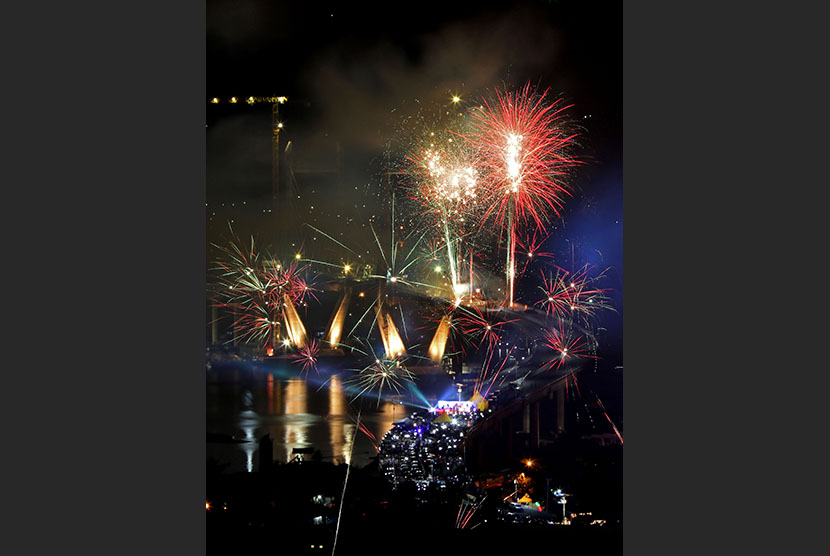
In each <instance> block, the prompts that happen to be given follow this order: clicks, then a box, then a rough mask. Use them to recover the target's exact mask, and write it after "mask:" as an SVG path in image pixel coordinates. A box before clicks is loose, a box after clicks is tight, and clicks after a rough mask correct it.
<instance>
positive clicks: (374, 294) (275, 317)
mask: <svg viewBox="0 0 830 556" xmlns="http://www.w3.org/2000/svg"><path fill="white" fill-rule="evenodd" d="M451 102H452V104H451V105H449V106H447V107H444V108H441V107H438V108H437V109H434V110H433V109H428V108H424V109H423V110H421V111H420V112H418V114H417V115H412V114H410V115H407V116H406V117H405V118H404V119H403V122H404V123H403V124H402V126H401V133H400V136H399V137H398V138H397V140H396V141H395V142H394V145H392V143H390V147H389V148H388V153H387V157H386V167H385V171H384V182H385V183H384V184H383V185H382V187H381V189H383V190H384V191H385V193H384V194H383V195H384V199H385V200H386V201H385V202H387V203H388V212H389V216H390V220H389V226H388V228H386V226H385V225H381V222H379V221H378V220H377V219H376V216H374V215H373V216H372V218H370V219H369V220H368V222H367V223H366V224H364V227H366V228H367V233H366V234H365V236H366V242H365V245H347V244H346V243H344V241H345V240H344V241H341V240H339V239H337V237H340V236H342V235H343V234H342V233H338V232H336V231H334V230H323V229H320V228H319V227H317V226H313V225H311V224H310V223H304V226H302V228H303V229H304V230H310V231H311V232H313V234H314V237H313V238H311V239H313V240H315V241H316V240H317V238H318V237H319V238H320V239H322V240H323V241H330V242H331V244H329V246H330V247H329V250H328V251H327V253H328V254H327V255H323V256H320V255H318V256H303V255H302V254H301V253H300V252H298V253H297V254H296V256H295V257H293V258H292V259H291V260H290V261H291V262H290V263H288V264H285V265H284V264H282V263H281V262H280V261H278V260H277V259H275V258H273V257H271V256H269V255H265V254H262V253H260V252H258V251H257V249H256V247H255V244H254V241H253V239H252V240H251V242H250V244H249V245H243V244H242V243H241V242H239V240H238V239H237V238H236V237H235V236H234V237H233V239H232V240H231V241H230V242H228V244H227V245H226V246H216V247H217V248H218V249H219V250H220V253H219V256H218V257H217V259H216V264H215V265H214V268H213V270H214V272H215V277H216V280H215V282H214V284H213V290H212V291H213V296H212V297H213V299H214V301H215V306H216V307H219V308H221V309H223V310H224V311H225V313H226V314H227V315H229V316H230V318H231V320H232V323H231V328H232V330H233V336H232V341H234V342H249V343H255V344H257V345H258V346H260V347H261V348H262V349H263V350H264V351H265V353H266V354H267V355H269V356H277V355H279V354H278V353H277V352H278V351H279V352H280V353H282V354H285V356H287V357H290V359H291V361H292V362H293V363H295V364H297V365H298V366H300V368H301V372H302V373H305V374H308V372H309V371H311V370H317V369H318V364H319V363H320V361H321V357H323V356H324V354H328V353H335V352H336V353H338V354H340V355H341V356H343V355H348V356H349V357H358V358H360V359H362V362H361V366H359V367H357V368H353V369H351V372H352V373H353V375H352V376H351V378H348V379H347V380H346V382H345V384H348V386H349V390H350V392H351V393H352V394H353V396H354V397H355V398H360V397H362V396H364V395H366V394H369V393H371V394H373V395H376V396H377V399H378V402H379V401H380V399H382V398H384V397H385V396H389V395H400V394H401V393H404V394H406V393H409V394H411V397H412V398H413V399H414V398H417V395H418V394H417V387H416V383H417V380H418V376H417V374H416V373H414V372H412V371H411V370H410V368H409V367H413V366H414V367H418V366H419V365H420V366H423V365H427V366H429V365H432V366H437V365H442V366H443V367H444V368H445V369H448V370H450V369H458V368H460V364H461V363H460V361H462V360H464V361H468V362H469V363H470V365H471V366H473V368H475V369H476V371H475V372H476V377H475V381H474V384H473V388H472V396H473V398H475V399H480V400H485V398H487V396H488V395H489V394H490V392H491V391H493V389H494V388H495V387H497V386H500V385H502V384H504V381H505V380H506V377H507V376H508V375H509V374H510V373H515V372H517V369H519V368H520V367H522V366H528V365H531V364H532V365H534V366H535V368H536V369H537V370H539V371H554V372H556V371H560V370H564V369H572V368H574V366H576V365H579V364H580V363H581V362H584V361H586V360H588V359H592V358H594V359H596V355H595V354H596V337H595V335H594V333H593V332H592V329H593V321H594V320H595V319H596V317H597V315H598V313H599V312H600V311H601V310H606V309H611V305H610V299H609V297H608V295H607V292H608V290H607V289H606V288H602V287H600V286H599V285H598V284H599V282H600V281H601V279H602V278H603V276H604V273H605V271H603V272H595V270H594V267H593V266H591V265H585V266H583V267H582V268H580V269H579V270H575V271H566V270H563V269H562V268H560V266H559V265H557V264H554V263H556V262H557V261H556V259H557V257H556V255H555V254H554V253H553V252H552V250H551V248H550V243H551V241H550V240H551V235H552V231H551V228H552V226H551V223H552V222H553V220H554V219H557V218H560V217H561V215H562V210H563V207H564V204H565V201H566V200H567V199H568V198H569V197H570V196H571V195H572V192H571V190H570V188H569V185H568V184H569V181H570V178H571V177H572V170H573V169H574V168H575V167H576V166H577V165H579V164H580V161H579V160H578V159H577V158H576V156H575V154H574V150H575V138H576V133H575V132H574V131H573V129H574V128H572V127H571V126H570V122H569V119H568V117H567V116H566V112H567V109H568V108H570V106H568V105H566V104H565V103H564V102H563V101H562V100H561V99H555V100H553V101H549V99H548V91H544V92H541V93H540V92H537V91H536V90H535V89H534V88H533V87H531V85H530V84H526V85H525V86H523V87H521V88H520V89H518V90H515V91H510V90H504V91H496V92H495V93H494V94H493V95H492V96H491V97H490V98H482V99H481V104H479V105H473V106H472V107H470V108H465V107H464V105H463V103H462V104H459V103H460V98H458V97H454V98H453V100H452V101H451ZM312 208H313V207H312ZM303 241H305V240H303ZM373 250H374V252H375V255H374V256H373V255H372V251H373ZM300 251H302V249H300ZM505 253H506V256H505ZM332 254H333V257H332ZM338 258H339V260H338ZM573 261H574V257H573V256H572V257H571V262H572V263H573ZM301 265H303V266H301ZM530 269H538V271H539V273H538V274H535V273H534V277H535V281H537V282H538V278H539V277H540V278H541V285H539V286H538V290H540V291H541V292H542V296H541V298H538V299H527V300H525V301H526V302H527V303H529V304H530V306H531V307H533V306H536V307H539V309H541V311H540V312H538V314H537V313H531V311H532V309H529V308H528V305H521V304H520V303H518V302H517V299H516V298H517V293H518V290H517V287H516V285H517V280H519V279H523V277H525V276H530V273H529V272H528V271H529V270H530ZM312 275H315V278H314V279H315V280H321V279H322V281H323V283H324V284H325V283H337V285H336V286H334V287H333V289H331V290H330V291H337V292H339V294H338V297H337V301H336V302H335V303H334V307H333V312H332V313H331V317H330V318H329V321H328V324H327V325H326V327H325V329H324V330H322V331H321V332H319V334H315V335H313V337H312V335H311V334H310V332H311V331H310V330H309V329H307V327H306V325H305V323H304V320H303V317H302V316H301V314H300V311H298V308H305V307H308V304H309V302H310V301H316V302H319V299H318V297H317V293H319V292H320V291H321V290H318V289H317V288H315V287H312V281H313V280H312V279H311V276H312ZM500 275H501V276H503V278H500V277H499V276H500ZM540 315H541V316H540ZM537 321H538V322H537ZM517 338H521V339H522V342H524V343H523V344H521V345H520V343H517ZM540 357H541V358H542V360H540ZM458 372H460V371H458ZM459 393H460V390H459ZM419 403H422V400H421V401H419ZM427 405H428V404H427Z"/></svg>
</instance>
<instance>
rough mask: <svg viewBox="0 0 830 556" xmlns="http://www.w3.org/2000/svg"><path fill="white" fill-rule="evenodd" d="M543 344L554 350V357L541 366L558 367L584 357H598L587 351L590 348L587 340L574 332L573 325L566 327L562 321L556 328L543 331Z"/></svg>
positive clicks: (547, 367)
mask: <svg viewBox="0 0 830 556" xmlns="http://www.w3.org/2000/svg"><path fill="white" fill-rule="evenodd" d="M544 345H546V346H547V347H549V348H550V349H552V350H553V351H554V358H553V359H552V360H551V361H549V362H548V363H546V364H545V365H544V366H543V368H546V369H550V368H556V369H560V368H562V366H563V365H565V363H569V362H572V361H576V360H579V359H584V358H590V359H598V357H597V356H595V355H592V354H591V353H589V351H590V350H591V344H590V343H589V340H588V339H587V338H586V337H584V336H582V335H581V334H578V333H576V332H575V331H574V329H573V327H568V328H567V329H566V328H565V327H564V326H563V324H562V322H560V323H559V326H558V327H557V328H552V329H550V330H546V331H545V333H544Z"/></svg>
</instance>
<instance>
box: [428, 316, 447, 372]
mask: <svg viewBox="0 0 830 556" xmlns="http://www.w3.org/2000/svg"><path fill="white" fill-rule="evenodd" d="M449 335H450V319H449V317H448V316H447V315H444V316H443V317H441V322H440V323H439V324H438V329H437V330H436V331H435V335H434V336H433V337H432V342H430V344H429V358H430V359H431V360H432V361H433V363H440V362H441V359H443V358H444V349H446V347H447V338H448V337H449Z"/></svg>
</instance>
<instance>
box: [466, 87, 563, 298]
mask: <svg viewBox="0 0 830 556" xmlns="http://www.w3.org/2000/svg"><path fill="white" fill-rule="evenodd" d="M546 96H547V91H545V92H543V93H542V94H541V95H539V94H537V93H536V92H535V90H533V89H531V87H530V83H528V84H526V85H525V86H524V87H523V88H522V89H521V90H519V91H516V92H512V93H511V92H505V93H501V92H499V91H496V98H495V100H494V101H493V102H492V103H491V102H488V101H487V100H485V101H484V105H483V106H482V107H480V108H479V109H477V110H474V111H473V113H472V125H473V127H474V128H475V131H474V132H472V133H470V134H468V135H467V136H466V139H467V140H468V141H469V142H470V143H471V144H472V145H473V146H474V148H475V150H476V151H477V153H478V160H477V163H478V164H477V166H478V168H479V169H480V175H479V180H478V183H479V184H480V187H479V189H478V191H479V194H480V196H481V197H482V201H483V204H484V205H485V206H487V209H486V210H485V213H484V216H485V218H486V217H488V216H491V215H492V216H493V217H494V219H495V221H496V223H497V224H498V225H499V226H500V227H501V228H502V229H503V230H504V232H505V235H506V240H507V265H506V269H505V274H506V279H507V302H508V303H509V305H511V306H512V304H513V292H514V282H515V274H516V263H515V261H516V258H515V256H516V234H517V227H518V226H520V225H528V224H533V225H534V226H535V227H536V228H537V229H540V230H541V229H544V226H545V224H546V223H547V220H548V215H549V213H550V212H553V213H554V214H556V216H557V217H558V216H559V215H560V210H561V208H562V204H563V201H562V199H563V197H564V196H565V195H570V193H569V191H568V189H567V187H566V186H565V182H564V178H565V177H566V176H568V174H569V171H570V168H572V167H573V166H576V165H577V164H579V162H578V161H577V159H576V158H574V157H573V156H571V155H570V154H569V152H570V150H571V149H572V145H573V141H574V139H575V137H576V134H573V133H570V132H568V131H567V130H566V125H565V124H566V121H565V114H564V111H565V110H566V109H567V108H569V106H564V105H562V104H561V103H560V100H561V99H557V100H556V101H554V102H553V103H550V104H547V103H545V97H546ZM491 104H492V105H491Z"/></svg>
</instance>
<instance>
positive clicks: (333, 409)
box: [207, 372, 416, 472]
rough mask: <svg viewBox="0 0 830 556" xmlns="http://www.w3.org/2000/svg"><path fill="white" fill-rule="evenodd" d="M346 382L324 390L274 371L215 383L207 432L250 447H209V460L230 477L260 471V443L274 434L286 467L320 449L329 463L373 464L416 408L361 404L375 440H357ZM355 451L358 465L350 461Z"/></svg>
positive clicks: (210, 388) (334, 381) (276, 455)
mask: <svg viewBox="0 0 830 556" xmlns="http://www.w3.org/2000/svg"><path fill="white" fill-rule="evenodd" d="M343 380H344V379H343V377H342V376H341V375H333V376H332V377H331V379H330V380H329V381H328V382H327V383H326V384H325V385H323V386H318V385H316V384H313V383H311V382H308V381H306V380H305V379H302V378H279V377H278V376H275V374H274V373H270V372H269V373H267V375H265V376H262V377H259V378H258V379H257V380H253V381H246V382H245V383H244V384H243V383H240V382H239V380H238V379H234V380H232V381H230V382H221V381H214V382H210V381H209V382H208V385H207V431H208V432H210V433H216V434H222V435H227V436H233V437H234V438H235V439H239V440H244V441H245V442H244V443H236V444H234V443H220V442H208V443H207V457H208V458H212V459H214V460H216V461H217V462H218V463H219V464H229V466H228V467H227V468H226V472H238V471H248V472H251V471H257V470H258V469H259V460H260V454H259V441H260V439H261V438H263V437H264V436H265V435H266V434H268V435H270V437H271V439H272V441H273V454H272V457H273V460H274V461H277V462H280V463H285V462H288V461H290V460H291V459H292V458H293V457H294V454H293V451H294V449H295V448H314V449H315V450H319V451H320V452H321V454H322V456H323V461H331V462H334V463H338V464H339V463H344V462H345V463H354V464H355V465H358V466H365V465H367V464H369V463H370V462H371V461H372V459H371V458H373V457H374V456H376V455H377V450H376V449H375V447H374V446H375V445H376V444H377V443H379V442H380V439H381V438H382V437H383V435H384V434H386V432H387V431H388V430H389V429H391V428H392V423H393V422H394V421H396V420H398V419H401V418H403V417H405V416H407V415H409V414H410V413H412V411H414V410H415V409H416V408H415V407H413V406H410V405H401V404H400V403H398V402H397V401H380V402H379V403H378V402H377V398H374V399H371V400H366V401H364V403H363V404H361V407H362V409H361V418H360V421H361V423H362V424H363V425H364V426H365V427H366V429H367V430H368V432H369V433H371V435H372V436H374V438H371V437H370V436H369V435H368V434H366V433H364V432H361V431H358V432H357V435H356V436H355V429H356V427H355V421H356V418H357V410H358V402H357V401H355V402H352V403H350V396H348V395H347V393H346V391H345V389H344V385H343ZM367 401H368V402H371V403H367ZM353 438H354V449H353V450H352V446H351V444H352V439H353ZM350 452H351V455H352V459H353V462H350V461H349V453H350ZM305 457H306V458H308V457H310V456H305Z"/></svg>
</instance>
